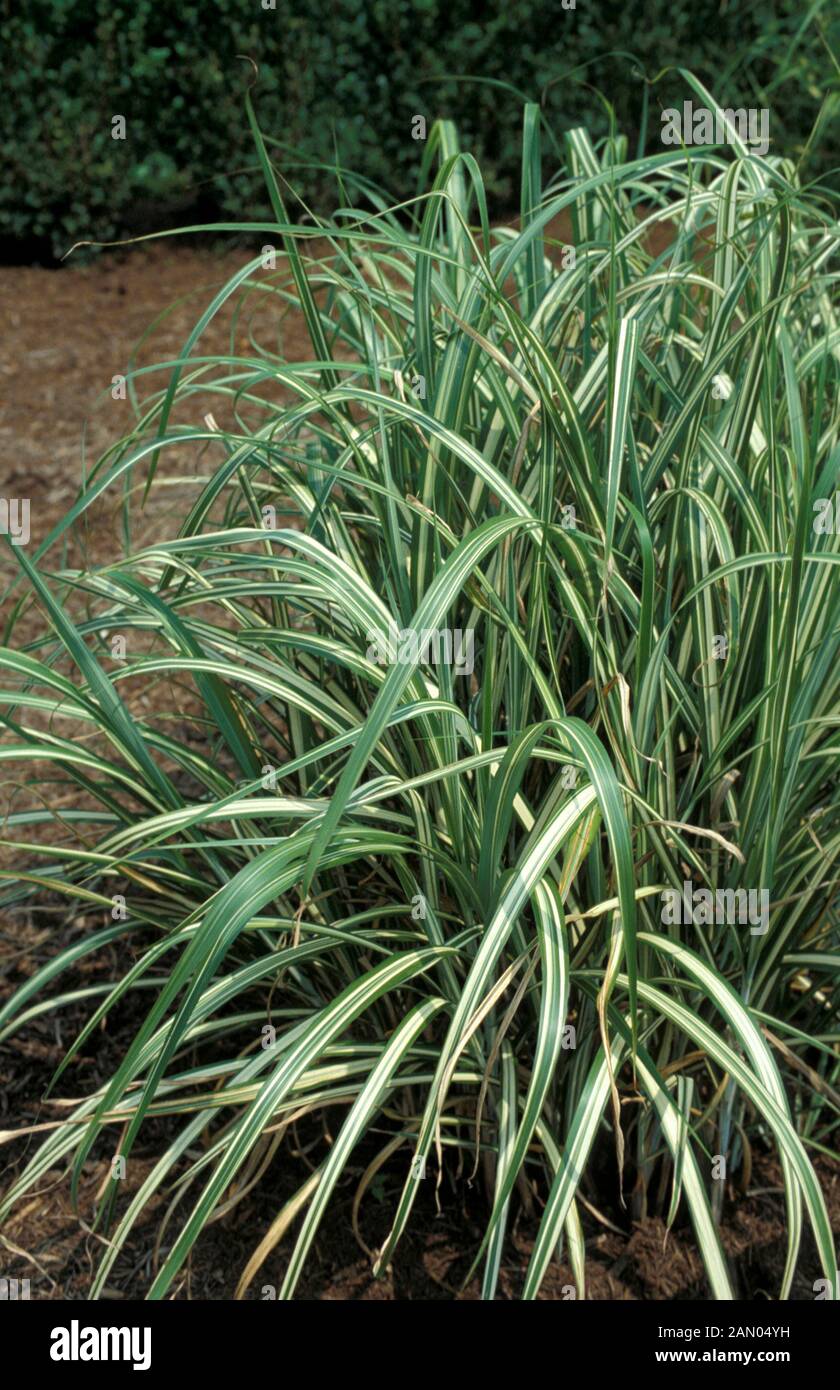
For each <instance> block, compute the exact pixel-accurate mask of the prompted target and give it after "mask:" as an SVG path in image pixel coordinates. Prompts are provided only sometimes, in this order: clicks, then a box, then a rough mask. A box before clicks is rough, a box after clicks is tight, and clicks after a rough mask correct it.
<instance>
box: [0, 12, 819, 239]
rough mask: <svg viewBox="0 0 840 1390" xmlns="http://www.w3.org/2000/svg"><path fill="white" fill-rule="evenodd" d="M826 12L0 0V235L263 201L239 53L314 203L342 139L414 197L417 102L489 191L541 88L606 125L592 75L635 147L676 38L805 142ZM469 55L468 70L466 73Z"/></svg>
mask: <svg viewBox="0 0 840 1390" xmlns="http://www.w3.org/2000/svg"><path fill="white" fill-rule="evenodd" d="M830 12H831V11H830V6H829V5H828V4H827V0H817V3H816V4H815V5H813V6H811V8H810V10H809V12H808V15H807V16H806V17H805V18H804V19H803V16H802V13H801V6H800V5H798V4H797V3H795V0H772V2H771V0H762V3H758V4H756V5H753V6H750V7H749V8H748V9H747V10H746V11H745V10H744V8H743V7H741V6H736V5H733V6H723V7H721V8H720V9H719V8H718V6H717V5H715V6H714V7H712V6H708V5H707V6H706V7H704V6H702V5H700V6H698V5H696V4H689V3H677V4H675V3H673V0H652V3H650V4H647V5H645V7H644V14H643V19H642V20H641V21H640V16H639V12H638V10H637V9H635V8H634V7H633V6H628V5H626V4H624V3H621V0H607V3H600V4H599V5H598V6H597V9H596V10H594V11H593V10H592V8H591V7H590V6H586V5H581V6H580V8H579V9H577V8H576V9H574V10H563V9H560V8H556V9H554V8H552V7H549V6H541V5H534V4H533V3H532V0H504V3H502V0H492V3H491V4H489V5H482V6H475V5H474V4H472V3H468V0H448V3H445V4H444V3H440V0H425V2H424V3H421V4H416V3H412V4H408V3H402V0H399V2H397V3H395V2H394V0H391V3H381V0H380V3H373V4H364V5H363V4H361V3H345V4H343V5H341V6H336V7H333V9H332V11H331V12H330V15H329V24H328V25H327V26H326V27H325V25H324V11H323V6H322V5H321V4H316V3H314V0H295V3H294V4H292V3H291V2H290V0H277V4H276V8H275V9H273V10H272V9H265V8H263V7H262V5H261V4H260V3H259V0H216V2H215V3H214V4H213V5H212V6H208V5H206V4H200V3H197V0H88V3H86V4H84V5H79V4H78V3H72V0H27V3H25V4H23V5H20V4H19V3H17V0H16V2H15V3H14V4H11V3H10V0H7V3H6V4H5V5H4V6H0V51H3V52H5V53H6V55H8V56H7V63H8V64H9V66H10V68H11V65H12V64H14V67H13V70H10V71H8V72H7V73H6V74H5V75H4V76H5V80H4V84H3V85H4V89H5V91H6V93H7V99H6V101H5V102H4V103H3V107H2V114H0V132H2V140H3V148H4V151H5V157H6V161H7V180H6V181H5V182H4V185H3V187H2V189H0V221H2V224H3V228H4V233H5V234H6V235H10V236H12V237H14V238H18V239H24V240H30V241H31V240H32V239H41V240H42V241H47V242H49V244H50V245H51V246H52V248H53V251H54V254H55V255H56V256H61V255H63V254H64V253H65V252H66V251H67V249H68V247H69V246H70V245H71V244H72V243H73V242H74V241H76V240H79V239H83V238H95V239H98V240H104V239H108V238H111V237H115V236H117V235H118V234H121V233H123V232H124V231H126V230H133V231H138V230H151V229H154V230H157V229H159V228H160V227H162V226H166V225H171V222H172V219H173V217H175V216H177V215H178V214H179V213H180V214H183V213H184V212H185V211H186V209H187V207H188V206H189V207H192V206H194V205H195V206H197V208H198V211H199V213H200V214H201V215H202V216H204V217H207V216H216V215H221V216H225V215H230V216H232V217H234V218H236V219H240V218H241V210H242V208H243V207H249V206H252V205H253V204H254V202H255V201H256V200H257V199H258V197H259V172H258V170H256V169H255V168H254V161H253V152H252V150H251V148H250V146H249V144H248V140H247V134H246V133H245V132H244V131H242V126H241V120H240V111H241V94H242V90H243V86H244V84H245V82H246V80H247V68H246V67H245V65H244V64H243V63H242V62H241V61H239V55H247V56H249V57H251V58H252V59H254V60H255V61H256V62H257V63H258V64H259V66H260V102H261V118H262V121H263V125H264V127H265V128H266V130H267V131H268V132H269V133H270V134H271V135H272V136H273V137H274V138H275V139H277V140H280V141H282V142H283V145H284V149H285V152H286V158H287V160H288V163H287V164H286V166H285V169H284V172H285V173H286V174H287V175H288V176H289V177H290V178H291V179H292V181H293V182H294V183H295V185H296V187H298V188H299V190H300V192H301V194H302V196H303V197H304V198H305V199H306V200H307V201H312V200H316V201H318V200H320V199H321V198H322V197H323V196H324V194H325V189H327V188H331V187H332V182H333V181H332V179H328V178H325V175H324V173H323V170H322V168H321V167H320V166H322V165H323V164H324V163H326V164H328V165H332V164H334V163H335V160H336V154H338V157H339V159H340V160H341V162H342V164H343V165H344V166H345V167H346V168H348V169H364V171H365V173H366V175H367V177H368V178H369V179H371V180H373V181H374V182H377V183H380V184H382V185H384V186H386V187H387V188H388V189H389V191H390V192H391V193H392V194H394V195H395V196H399V197H407V196H410V195H411V194H413V193H414V192H415V191H416V186H417V184H416V181H417V173H418V168H419V165H420V151H421V148H422V147H419V146H418V144H417V143H416V142H415V141H414V140H412V138H411V134H410V130H411V118H412V116H413V115H414V114H417V113H419V114H424V115H425V116H426V118H427V120H428V125H429V127H431V125H432V123H433V121H434V119H435V118H447V119H451V120H454V121H455V122H456V123H457V125H458V128H459V131H460V133H461V139H462V142H463V144H464V147H465V148H470V149H473V150H474V151H475V153H476V154H477V155H478V156H479V158H480V159H481V160H482V167H483V169H484V177H485V184H486V186H487V188H488V191H489V193H490V194H491V195H493V196H494V197H495V198H496V199H497V200H498V202H499V204H500V205H501V206H511V205H513V204H514V203H515V201H516V198H517V197H518V186H517V179H518V151H517V149H516V140H515V138H514V136H513V134H512V132H513V131H514V130H515V127H516V120H517V112H518V110H519V107H520V105H521V102H522V100H523V99H530V100H533V101H536V100H539V99H540V97H541V95H544V97H545V103H546V110H547V112H548V113H549V114H550V116H551V119H552V121H553V122H554V123H555V125H558V126H559V128H564V127H570V128H571V127H574V126H579V125H582V124H586V125H587V126H588V127H589V128H590V130H591V131H592V132H593V133H595V134H597V135H599V134H605V133H606V132H607V129H608V118H607V114H606V110H605V107H604V103H603V101H602V99H601V98H600V97H599V96H598V95H597V94H596V92H595V91H594V89H593V84H594V85H595V86H596V87H598V88H600V90H601V91H606V92H609V94H610V100H611V102H612V103H613V105H614V106H615V108H616V110H617V113H618V118H619V122H620V125H621V128H623V129H625V130H627V131H629V132H630V134H631V137H632V140H633V143H634V144H635V142H636V140H637V139H638V138H640V137H641V138H642V139H644V138H645V133H646V130H647V129H648V125H647V118H646V111H647V102H648V100H649V101H650V103H651V109H652V110H653V111H655V112H656V113H657V114H658V108H659V105H660V103H661V104H663V105H666V106H667V105H668V104H669V101H668V90H667V89H668V87H669V85H670V86H671V87H672V88H673V87H675V86H678V81H677V79H676V77H675V76H674V75H673V74H672V75H671V76H670V77H668V76H667V75H666V77H665V78H663V79H662V80H661V82H659V83H658V84H657V85H655V86H652V87H650V88H649V89H648V90H647V95H645V92H646V89H645V87H644V84H643V83H640V81H639V72H640V71H643V72H644V73H645V74H646V77H647V79H648V81H649V82H653V80H654V79H655V78H656V77H657V75H658V74H660V73H661V72H662V70H663V69H667V68H668V67H671V66H673V65H674V64H678V63H680V62H684V61H685V58H686V55H689V54H690V55H691V63H692V66H693V67H694V69H695V70H696V71H698V72H699V73H700V74H701V75H703V74H705V76H706V77H707V78H709V79H712V80H714V82H715V83H716V91H718V93H719V94H720V96H721V98H722V99H723V104H724V105H739V104H747V105H759V106H761V105H766V104H768V102H772V105H773V121H774V134H775V136H776V138H777V139H778V140H779V141H780V142H783V147H784V148H785V150H786V152H787V153H788V154H790V155H798V154H800V153H802V152H803V150H804V147H805V144H806V142H807V138H808V135H809V132H810V129H811V126H812V124H813V122H814V120H815V118H816V116H817V113H818V112H819V111H820V109H821V105H822V103H823V101H824V99H825V100H826V101H828V102H829V107H828V108H827V110H829V109H830V110H833V111H834V112H835V114H836V88H837V82H836V77H835V76H834V75H833V72H834V70H833V69H832V66H831V62H830V60H829V58H828V56H827V53H826V49H825V46H824V39H823V37H822V35H823V34H824V33H827V31H828V19H827V18H826V16H827V15H828V14H830ZM710 21H711V22H710ZM573 70H576V72H577V76H576V78H575V79H574V80H570V78H569V76H568V74H569V73H570V72H572V71H573ZM467 73H469V74H471V76H472V78H474V79H476V80H471V81H469V82H465V81H464V80H463V76H461V75H463V74H467ZM832 87H833V94H832ZM736 98H737V100H736ZM115 115H122V116H124V117H125V120H126V130H125V139H124V140H120V139H113V138H112V120H113V117H114V116H115ZM240 132H241V134H240ZM781 147H782V144H781V143H780V145H779V148H781ZM819 148H821V149H822V150H823V154H824V159H823V165H825V164H831V163H832V162H833V163H836V162H838V161H840V147H838V143H837V140H836V134H835V137H834V140H833V144H828V143H826V142H825V141H823V142H822V143H821V145H820V146H819ZM810 172H812V173H813V172H814V170H813V168H812V169H811V170H810Z"/></svg>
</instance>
